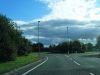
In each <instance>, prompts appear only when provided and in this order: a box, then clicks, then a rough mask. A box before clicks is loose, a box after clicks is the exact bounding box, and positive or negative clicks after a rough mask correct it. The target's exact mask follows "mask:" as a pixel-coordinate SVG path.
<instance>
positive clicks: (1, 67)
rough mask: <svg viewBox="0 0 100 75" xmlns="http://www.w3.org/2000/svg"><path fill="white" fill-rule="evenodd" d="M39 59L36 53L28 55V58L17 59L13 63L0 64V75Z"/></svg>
mask: <svg viewBox="0 0 100 75" xmlns="http://www.w3.org/2000/svg"><path fill="white" fill-rule="evenodd" d="M42 56H43V53H42ZM39 59H40V57H39V56H38V53H32V54H29V55H28V56H21V57H17V59H16V60H15V61H9V62H6V63H0V74H2V73H5V72H8V71H11V70H14V69H16V68H19V67H21V66H23V65H26V64H28V63H31V62H35V61H37V60H39Z"/></svg>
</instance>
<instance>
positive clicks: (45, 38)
mask: <svg viewBox="0 0 100 75" xmlns="http://www.w3.org/2000/svg"><path fill="white" fill-rule="evenodd" d="M90 23H91V24H90ZM97 23H99V21H87V22H86V21H77V20H49V21H43V22H40V26H39V28H40V29H39V31H40V42H42V43H44V44H46V45H49V44H57V43H60V42H63V41H65V40H68V39H69V38H70V39H71V40H77V39H90V40H88V41H89V42H90V41H91V43H93V42H94V41H95V40H94V39H95V38H96V37H97V36H98V35H100V28H98V26H95V25H97ZM32 26H34V28H32V29H29V28H28V27H32ZM37 27H38V26H37V22H35V23H33V24H32V23H30V24H27V25H25V28H27V29H25V30H23V35H24V36H26V38H28V39H30V40H32V41H35V42H37V36H38V32H37V31H38V30H37ZM67 27H68V34H67ZM22 28H24V26H22ZM68 37H69V38H68ZM95 42H96V41H95Z"/></svg>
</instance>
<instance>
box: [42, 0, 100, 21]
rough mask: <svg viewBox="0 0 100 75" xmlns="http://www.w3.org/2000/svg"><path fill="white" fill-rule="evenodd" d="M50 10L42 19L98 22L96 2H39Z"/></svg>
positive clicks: (77, 0) (98, 11) (99, 13)
mask: <svg viewBox="0 0 100 75" xmlns="http://www.w3.org/2000/svg"><path fill="white" fill-rule="evenodd" d="M40 1H42V2H44V3H45V4H46V5H47V6H48V8H49V9H50V10H51V12H50V14H49V15H46V16H45V17H43V19H44V20H50V19H75V20H99V18H100V8H97V7H96V0H59V1H58V0H40Z"/></svg>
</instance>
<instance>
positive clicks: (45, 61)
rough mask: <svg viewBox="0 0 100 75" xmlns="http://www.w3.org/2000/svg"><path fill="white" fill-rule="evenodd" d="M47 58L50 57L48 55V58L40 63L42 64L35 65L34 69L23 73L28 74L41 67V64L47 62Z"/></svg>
mask: <svg viewBox="0 0 100 75" xmlns="http://www.w3.org/2000/svg"><path fill="white" fill-rule="evenodd" d="M47 60H48V57H46V60H44V61H43V62H42V63H40V64H38V65H37V66H35V67H34V68H32V69H30V70H28V71H26V72H25V73H23V74H22V75H27V74H28V73H29V72H31V71H33V70H35V69H36V68H38V67H40V66H41V65H43V64H44V63H45V62H47Z"/></svg>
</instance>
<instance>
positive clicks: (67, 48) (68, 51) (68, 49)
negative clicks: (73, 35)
mask: <svg viewBox="0 0 100 75" xmlns="http://www.w3.org/2000/svg"><path fill="white" fill-rule="evenodd" d="M67 39H68V44H67V50H68V54H69V34H68V27H67Z"/></svg>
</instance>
